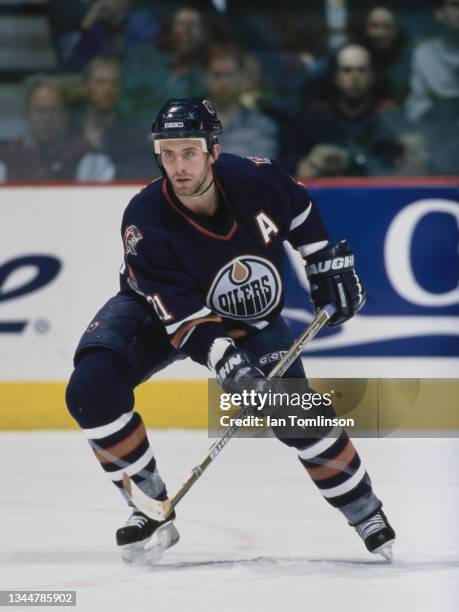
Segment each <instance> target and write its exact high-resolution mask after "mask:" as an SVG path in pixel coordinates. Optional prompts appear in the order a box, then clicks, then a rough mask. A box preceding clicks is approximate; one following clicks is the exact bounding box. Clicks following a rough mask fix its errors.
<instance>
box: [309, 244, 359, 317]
mask: <svg viewBox="0 0 459 612" xmlns="http://www.w3.org/2000/svg"><path fill="white" fill-rule="evenodd" d="M306 260H307V261H306V276H307V277H308V280H309V284H310V292H311V302H312V304H313V306H314V309H315V311H316V312H318V311H319V310H320V309H321V308H323V307H324V306H326V305H327V304H333V305H334V306H335V308H336V312H335V314H334V315H333V316H332V317H331V318H330V320H329V322H328V325H330V326H331V327H333V326H335V325H341V323H344V322H345V321H347V320H348V319H350V318H351V317H353V316H354V315H355V313H356V312H358V311H359V310H360V309H361V308H362V306H363V305H364V304H365V298H366V291H365V287H364V285H363V283H362V281H361V280H360V278H359V277H358V275H357V273H356V271H355V268H354V255H353V253H352V251H350V250H349V247H348V245H347V241H346V240H340V242H337V243H336V244H332V245H328V246H326V247H325V248H323V249H321V250H320V251H317V252H316V253H313V254H312V255H309V256H308V257H307V258H306Z"/></svg>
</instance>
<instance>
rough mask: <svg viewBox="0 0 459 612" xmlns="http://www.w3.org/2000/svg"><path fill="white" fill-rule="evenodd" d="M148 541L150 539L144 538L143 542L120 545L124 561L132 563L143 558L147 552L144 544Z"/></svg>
mask: <svg viewBox="0 0 459 612" xmlns="http://www.w3.org/2000/svg"><path fill="white" fill-rule="evenodd" d="M147 541H148V540H143V541H142V542H135V543H134V544H126V545H125V546H120V547H119V548H120V549H121V558H122V559H123V561H124V562H125V563H129V564H130V563H136V562H137V561H139V560H141V559H143V557H144V554H145V551H144V545H145V542H147Z"/></svg>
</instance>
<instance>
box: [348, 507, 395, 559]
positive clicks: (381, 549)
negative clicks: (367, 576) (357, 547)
mask: <svg viewBox="0 0 459 612" xmlns="http://www.w3.org/2000/svg"><path fill="white" fill-rule="evenodd" d="M354 528H355V530H356V531H357V533H358V534H359V536H360V537H361V538H362V540H363V541H364V542H365V546H366V547H367V550H368V551H369V552H371V553H373V554H380V555H382V556H383V557H384V559H386V561H389V562H391V561H392V545H393V543H394V542H395V531H394V530H393V529H392V527H391V526H390V524H389V521H388V520H387V517H386V515H385V514H384V512H383V511H382V510H379V512H376V514H373V516H370V517H368V518H367V519H365V520H364V521H362V522H361V523H359V524H358V525H354Z"/></svg>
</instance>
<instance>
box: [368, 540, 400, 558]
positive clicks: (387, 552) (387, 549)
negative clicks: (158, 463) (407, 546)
mask: <svg viewBox="0 0 459 612" xmlns="http://www.w3.org/2000/svg"><path fill="white" fill-rule="evenodd" d="M394 542H395V540H389V541H388V542H384V544H382V546H378V548H375V549H374V550H372V551H371V552H372V553H373V554H374V555H381V556H382V557H384V559H385V560H386V561H387V562H388V563H392V561H393V559H394V553H393V550H392V546H393V544H394Z"/></svg>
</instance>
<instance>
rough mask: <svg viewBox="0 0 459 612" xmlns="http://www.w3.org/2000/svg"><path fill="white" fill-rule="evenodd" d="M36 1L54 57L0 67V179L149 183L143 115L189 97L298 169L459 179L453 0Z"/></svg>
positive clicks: (226, 144)
mask: <svg viewBox="0 0 459 612" xmlns="http://www.w3.org/2000/svg"><path fill="white" fill-rule="evenodd" d="M43 4H44V9H43V10H44V11H45V15H46V19H47V22H48V24H49V30H50V41H51V43H50V44H52V46H53V50H54V53H55V56H56V58H57V60H56V66H55V68H54V69H51V70H47V71H46V72H42V73H40V74H36V73H35V74H34V73H31V74H26V73H24V74H19V75H18V74H17V73H15V72H11V73H9V72H8V70H6V69H4V68H3V69H2V71H1V75H2V77H1V81H2V82H3V83H7V82H8V83H11V82H15V83H18V82H19V83H20V84H21V87H22V92H23V100H24V110H23V122H22V127H21V129H20V130H18V133H17V134H16V135H15V137H13V138H11V137H10V138H2V137H1V136H0V181H2V182H6V181H13V182H14V181H53V180H75V181H112V180H125V179H130V180H139V181H144V180H151V179H153V178H156V177H157V176H158V175H159V171H158V168H157V167H156V164H155V163H154V160H153V156H152V151H151V145H150V141H149V129H150V123H151V119H152V118H153V117H154V116H155V114H156V112H157V111H158V109H159V108H160V106H161V105H162V104H163V103H164V101H165V100H166V99H168V98H172V97H186V96H206V97H208V98H209V100H211V101H212V102H213V103H214V105H215V107H216V109H217V112H218V114H219V116H220V118H221V120H222V122H223V126H224V133H223V135H222V137H221V144H222V147H223V151H225V152H228V153H234V154H237V155H242V156H246V155H254V156H261V157H270V158H273V159H275V160H277V161H278V162H279V163H280V164H281V165H282V166H284V167H285V168H286V169H287V170H288V171H289V172H290V173H291V174H292V175H295V176H297V177H298V178H302V179H312V178H316V177H337V176H394V177H396V176H421V175H457V174H459V161H458V160H459V0H430V1H427V2H418V0H406V2H404V3H396V2H393V1H392V0H386V2H382V3H381V4H379V3H376V2H372V1H371V0H366V1H364V0H313V1H311V2H293V1H290V0H285V1H284V2H283V3H282V8H279V5H276V4H275V3H274V2H271V1H266V2H261V0H260V1H258V0H256V1H254V2H251V3H249V5H244V4H243V3H242V1H240V0H234V1H231V0H226V1H217V0H212V1H211V0H209V1H208V2H207V1H205V0H200V1H195V2H193V1H191V2H190V3H188V4H187V5H181V4H179V3H178V2H175V1H173V0H172V1H170V2H167V3H152V2H146V1H145V0H67V1H66V2H65V5H66V10H65V11H64V10H63V4H64V3H62V2H59V1H58V0H48V2H45V3H43ZM401 4H403V7H404V10H401V9H400V5H401ZM246 6H247V7H249V8H246ZM421 8H422V9H423V10H421ZM413 15H415V17H413ZM0 19H1V17H0ZM0 89H1V83H0Z"/></svg>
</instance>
